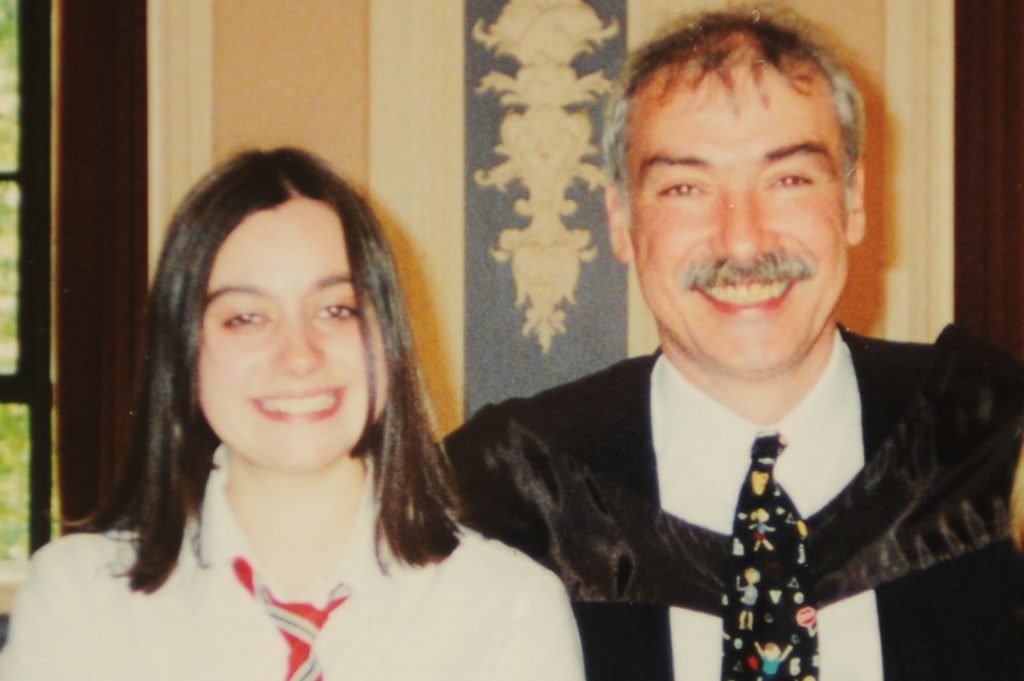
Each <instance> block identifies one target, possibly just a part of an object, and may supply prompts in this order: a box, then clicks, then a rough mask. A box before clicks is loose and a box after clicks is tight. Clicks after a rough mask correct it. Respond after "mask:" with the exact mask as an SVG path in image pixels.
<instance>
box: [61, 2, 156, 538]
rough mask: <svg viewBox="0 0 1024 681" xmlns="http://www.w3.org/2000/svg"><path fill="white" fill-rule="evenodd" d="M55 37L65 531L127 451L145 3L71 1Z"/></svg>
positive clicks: (140, 251)
mask: <svg viewBox="0 0 1024 681" xmlns="http://www.w3.org/2000/svg"><path fill="white" fill-rule="evenodd" d="M57 16H58V19H59V22H60V24H59V26H58V30H57V43H58V49H57V55H58V73H57V87H58V95H57V98H56V102H57V112H56V115H57V121H56V126H57V150H58V151H57V163H56V175H57V178H56V179H57V183H56V269H55V275H56V296H55V303H56V360H57V381H56V405H57V447H58V450H57V451H58V475H59V478H58V480H59V485H60V495H61V507H62V512H63V516H64V518H65V519H74V518H81V517H83V516H85V515H87V514H88V513H90V512H91V511H93V510H94V509H95V507H96V504H97V503H98V501H99V500H100V499H101V498H102V496H103V494H104V493H106V492H107V491H108V490H109V488H110V483H111V481H112V478H113V476H114V473H115V471H116V469H117V467H118V461H119V457H120V455H121V453H122V452H123V451H124V449H125V446H126V442H127V437H128V431H129V426H130V418H131V417H130V409H131V395H132V391H133V388H132V382H133V362H134V359H135V357H136V355H137V354H138V351H137V347H136V346H137V343H138V340H137V339H138V331H139V330H140V327H141V316H142V306H143V299H144V295H145V289H146V281H147V280H146V263H147V259H146V210H147V208H146V206H147V173H146V0H118V1H117V2H109V0H64V1H63V2H61V3H60V7H59V11H58V14H57Z"/></svg>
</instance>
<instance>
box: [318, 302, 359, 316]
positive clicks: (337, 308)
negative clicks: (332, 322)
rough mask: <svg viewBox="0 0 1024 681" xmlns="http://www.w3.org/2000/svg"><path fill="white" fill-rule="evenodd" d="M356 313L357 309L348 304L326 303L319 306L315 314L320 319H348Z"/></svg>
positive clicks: (356, 314)
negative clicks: (326, 304)
mask: <svg viewBox="0 0 1024 681" xmlns="http://www.w3.org/2000/svg"><path fill="white" fill-rule="evenodd" d="M358 315H359V313H358V311H357V310H356V309H355V308H353V307H351V306H349V305H328V306H326V307H323V308H320V312H319V313H318V315H317V316H318V317H320V318H321V319H349V318H351V317H356V316H358Z"/></svg>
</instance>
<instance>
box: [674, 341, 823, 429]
mask: <svg viewBox="0 0 1024 681" xmlns="http://www.w3.org/2000/svg"><path fill="white" fill-rule="evenodd" d="M838 332H839V331H838V329H837V328H836V327H835V326H834V325H833V326H831V327H829V328H827V329H826V330H825V331H823V332H822V334H821V336H820V337H819V338H817V339H816V340H815V342H814V344H813V345H812V346H811V348H810V349H809V350H808V352H807V353H805V354H804V355H803V356H802V357H800V358H798V359H797V360H795V361H794V362H793V364H792V365H790V366H787V367H784V368H782V369H780V370H777V371H773V372H770V373H766V374H764V375H742V376H740V375H735V374H731V373H728V372H724V371H717V370H715V368H713V367H712V368H709V367H707V366H705V365H701V364H699V363H697V362H694V361H692V359H691V358H690V357H688V356H686V355H685V354H684V353H678V352H672V349H671V348H669V347H668V346H667V345H666V346H664V352H665V356H666V357H667V358H668V360H669V361H670V362H672V364H673V366H675V367H676V369H677V370H678V371H679V372H680V373H681V374H682V375H683V376H684V377H685V378H686V379H687V380H688V381H690V383H692V384H693V385H694V386H695V387H697V388H698V389H699V390H701V391H702V392H704V393H705V394H706V395H708V396H709V397H711V398H712V399H713V400H715V401H716V402H718V403H719V404H721V405H723V406H725V407H726V408H727V409H730V410H731V411H733V412H735V413H736V414H738V415H740V416H742V417H743V418H745V419H747V420H748V421H751V422H752V423H756V424H760V425H771V424H774V423H778V422H779V421H780V420H782V419H783V418H784V417H785V416H786V415H787V414H789V413H790V412H791V411H792V410H793V409H794V408H795V407H796V406H797V405H798V404H800V402H801V401H802V400H803V399H804V397H806V396H807V394H808V393H809V392H810V391H811V389H812V388H813V387H814V385H815V384H816V383H817V382H818V379H819V378H820V377H821V375H822V373H823V372H824V371H825V367H827V366H828V362H829V358H830V357H831V355H832V347H833V344H834V342H835V338H836V334H837V333H838Z"/></svg>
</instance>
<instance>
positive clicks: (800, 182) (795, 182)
mask: <svg viewBox="0 0 1024 681" xmlns="http://www.w3.org/2000/svg"><path fill="white" fill-rule="evenodd" d="M776 183H777V184H778V185H779V186H782V187H805V186H807V185H810V184H814V183H813V182H812V181H811V178H809V177H807V176H805V175H784V176H782V177H780V178H779V179H778V180H777V181H776Z"/></svg>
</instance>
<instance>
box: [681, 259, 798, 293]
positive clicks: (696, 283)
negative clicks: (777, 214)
mask: <svg viewBox="0 0 1024 681" xmlns="http://www.w3.org/2000/svg"><path fill="white" fill-rule="evenodd" d="M814 271H815V264H814V263H813V262H812V261H809V260H807V259H805V258H802V257H800V256H798V255H792V254H790V253H786V252H785V251H770V252H768V253H762V254H760V255H758V256H757V257H756V258H754V259H753V260H736V259H735V258H730V257H718V258H709V259H707V260H704V261H702V262H697V263H694V264H692V265H690V266H689V267H687V268H686V269H685V270H684V271H683V273H682V276H681V277H680V279H681V281H682V284H683V287H684V288H686V289H707V288H714V287H716V286H730V285H733V286H734V285H738V284H752V283H764V284H770V283H775V282H779V281H785V282H796V281H800V280H802V279H810V278H811V277H812V276H814Z"/></svg>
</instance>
